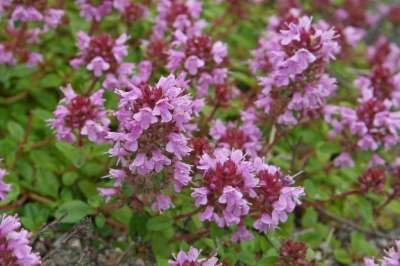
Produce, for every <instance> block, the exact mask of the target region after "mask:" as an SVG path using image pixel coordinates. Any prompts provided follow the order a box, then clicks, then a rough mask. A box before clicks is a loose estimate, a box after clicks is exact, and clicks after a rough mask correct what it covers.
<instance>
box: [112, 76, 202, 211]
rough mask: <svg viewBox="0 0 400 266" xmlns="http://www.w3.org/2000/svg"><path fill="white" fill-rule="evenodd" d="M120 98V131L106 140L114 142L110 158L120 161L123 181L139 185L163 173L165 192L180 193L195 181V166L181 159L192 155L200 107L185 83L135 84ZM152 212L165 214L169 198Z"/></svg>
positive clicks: (163, 80) (170, 79)
mask: <svg viewBox="0 0 400 266" xmlns="http://www.w3.org/2000/svg"><path fill="white" fill-rule="evenodd" d="M117 94H118V95H119V97H120V101H119V106H118V110H117V111H116V112H115V116H116V118H117V120H118V122H119V126H118V130H117V131H116V132H110V133H109V134H108V137H107V138H108V139H109V140H111V141H112V142H113V147H112V148H111V149H110V151H109V154H110V155H111V156H113V157H117V158H118V162H119V165H120V167H121V168H122V170H123V171H124V174H123V176H124V178H129V179H131V180H130V182H133V183H135V182H136V183H137V182H140V180H141V179H142V178H145V179H151V178H152V175H154V174H157V173H160V172H161V171H162V170H165V172H167V173H168V175H167V177H166V178H165V179H166V180H164V181H163V182H165V184H164V187H168V185H169V184H172V185H174V187H175V190H176V191H177V192H179V191H180V190H181V189H182V187H184V186H186V185H188V183H189V181H190V180H191V176H190V169H191V166H190V165H189V164H187V163H185V162H184V161H183V159H184V158H185V157H186V156H187V155H189V152H190V151H191V149H190V148H189V146H188V138H189V136H190V132H191V131H192V130H193V125H192V124H191V119H192V118H193V116H194V115H195V113H196V112H197V111H198V105H199V104H198V101H193V100H192V98H191V97H190V96H189V95H188V94H187V82H186V81H185V80H184V79H183V78H182V77H178V78H176V77H174V76H173V75H170V76H168V77H162V78H161V79H160V80H159V82H158V83H157V84H156V85H154V86H151V85H150V84H147V83H141V84H139V85H137V86H136V85H133V84H132V85H131V87H130V90H129V91H121V90H118V91H117ZM110 174H111V175H112V176H113V174H112V173H110ZM168 179H170V180H171V181H170V182H169V181H168ZM147 182H150V183H151V182H152V181H151V180H148V181H147ZM116 185H117V187H118V185H120V182H116ZM107 191H108V192H111V191H110V190H107ZM154 206H155V207H158V208H157V209H159V210H160V211H161V210H165V209H167V208H166V207H167V206H170V204H169V198H168V197H160V196H159V197H157V202H156V204H155V205H154ZM160 206H163V207H160Z"/></svg>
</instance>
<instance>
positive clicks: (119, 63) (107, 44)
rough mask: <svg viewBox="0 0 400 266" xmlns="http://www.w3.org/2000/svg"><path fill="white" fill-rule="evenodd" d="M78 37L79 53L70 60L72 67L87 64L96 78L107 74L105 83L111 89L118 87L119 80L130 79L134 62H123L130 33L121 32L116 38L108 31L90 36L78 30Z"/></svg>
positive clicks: (87, 67)
mask: <svg viewBox="0 0 400 266" xmlns="http://www.w3.org/2000/svg"><path fill="white" fill-rule="evenodd" d="M77 38H78V40H77V46H78V48H79V55H78V57H76V58H74V59H72V60H71V61H70V64H71V66H72V67H74V68H79V67H80V66H82V65H83V66H86V69H87V70H89V71H91V72H92V73H93V75H94V77H95V78H96V79H98V78H100V77H102V76H105V77H106V79H105V81H104V84H103V85H104V87H105V88H107V89H111V90H113V89H115V88H116V86H117V85H118V84H119V81H124V80H125V79H128V76H129V75H130V74H132V70H133V68H134V64H132V63H124V62H123V60H124V57H125V56H126V55H127V54H128V46H127V45H126V44H125V42H126V41H127V40H128V38H129V37H128V35H126V34H121V36H119V37H118V38H117V39H115V40H114V39H113V38H112V37H111V36H110V35H108V34H106V33H102V34H99V35H96V36H89V35H87V34H86V33H84V32H78V34H77Z"/></svg>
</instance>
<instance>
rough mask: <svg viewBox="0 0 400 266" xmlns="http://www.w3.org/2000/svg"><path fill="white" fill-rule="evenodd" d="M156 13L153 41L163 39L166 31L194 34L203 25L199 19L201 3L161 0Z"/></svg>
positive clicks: (192, 0) (190, 0)
mask: <svg viewBox="0 0 400 266" xmlns="http://www.w3.org/2000/svg"><path fill="white" fill-rule="evenodd" d="M157 11H158V15H157V17H156V19H155V22H154V27H153V35H152V39H154V40H161V39H163V38H164V36H165V34H166V33H167V31H172V32H174V31H175V30H179V31H181V32H185V33H191V34H194V33H197V32H199V31H201V29H202V28H203V27H204V25H205V22H204V21H203V20H200V19H199V17H200V13H201V11H202V3H201V1H198V0H161V1H159V2H158V4H157Z"/></svg>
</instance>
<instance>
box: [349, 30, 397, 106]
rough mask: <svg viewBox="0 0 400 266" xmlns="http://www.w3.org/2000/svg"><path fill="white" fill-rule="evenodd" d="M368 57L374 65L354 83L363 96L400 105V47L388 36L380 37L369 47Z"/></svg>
mask: <svg viewBox="0 0 400 266" xmlns="http://www.w3.org/2000/svg"><path fill="white" fill-rule="evenodd" d="M367 57H368V59H369V61H370V64H371V65H372V67H371V71H370V73H369V74H368V75H366V76H360V77H358V78H357V79H356V80H355V82H354V84H355V86H356V87H357V88H358V89H359V90H360V92H361V97H362V98H368V97H371V96H373V97H375V98H377V99H378V100H380V101H390V102H391V103H392V105H393V106H394V107H399V106H400V86H399V81H400V72H399V63H400V48H399V47H398V46H397V45H396V44H394V43H390V42H389V41H388V40H387V39H386V38H383V37H381V38H379V39H378V40H377V41H376V43H375V44H374V45H373V46H370V47H369V48H368V52H367Z"/></svg>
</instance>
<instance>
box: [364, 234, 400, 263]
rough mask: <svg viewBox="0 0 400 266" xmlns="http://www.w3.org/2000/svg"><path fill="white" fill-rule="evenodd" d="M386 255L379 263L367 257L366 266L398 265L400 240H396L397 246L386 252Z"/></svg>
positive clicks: (399, 261) (399, 260)
mask: <svg viewBox="0 0 400 266" xmlns="http://www.w3.org/2000/svg"><path fill="white" fill-rule="evenodd" d="M385 253H386V254H385V256H383V257H382V259H380V260H379V264H377V263H376V262H375V260H374V259H373V258H365V259H364V266H398V265H399V264H400V241H399V240H397V241H395V246H394V247H391V248H389V249H388V250H386V252H385Z"/></svg>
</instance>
